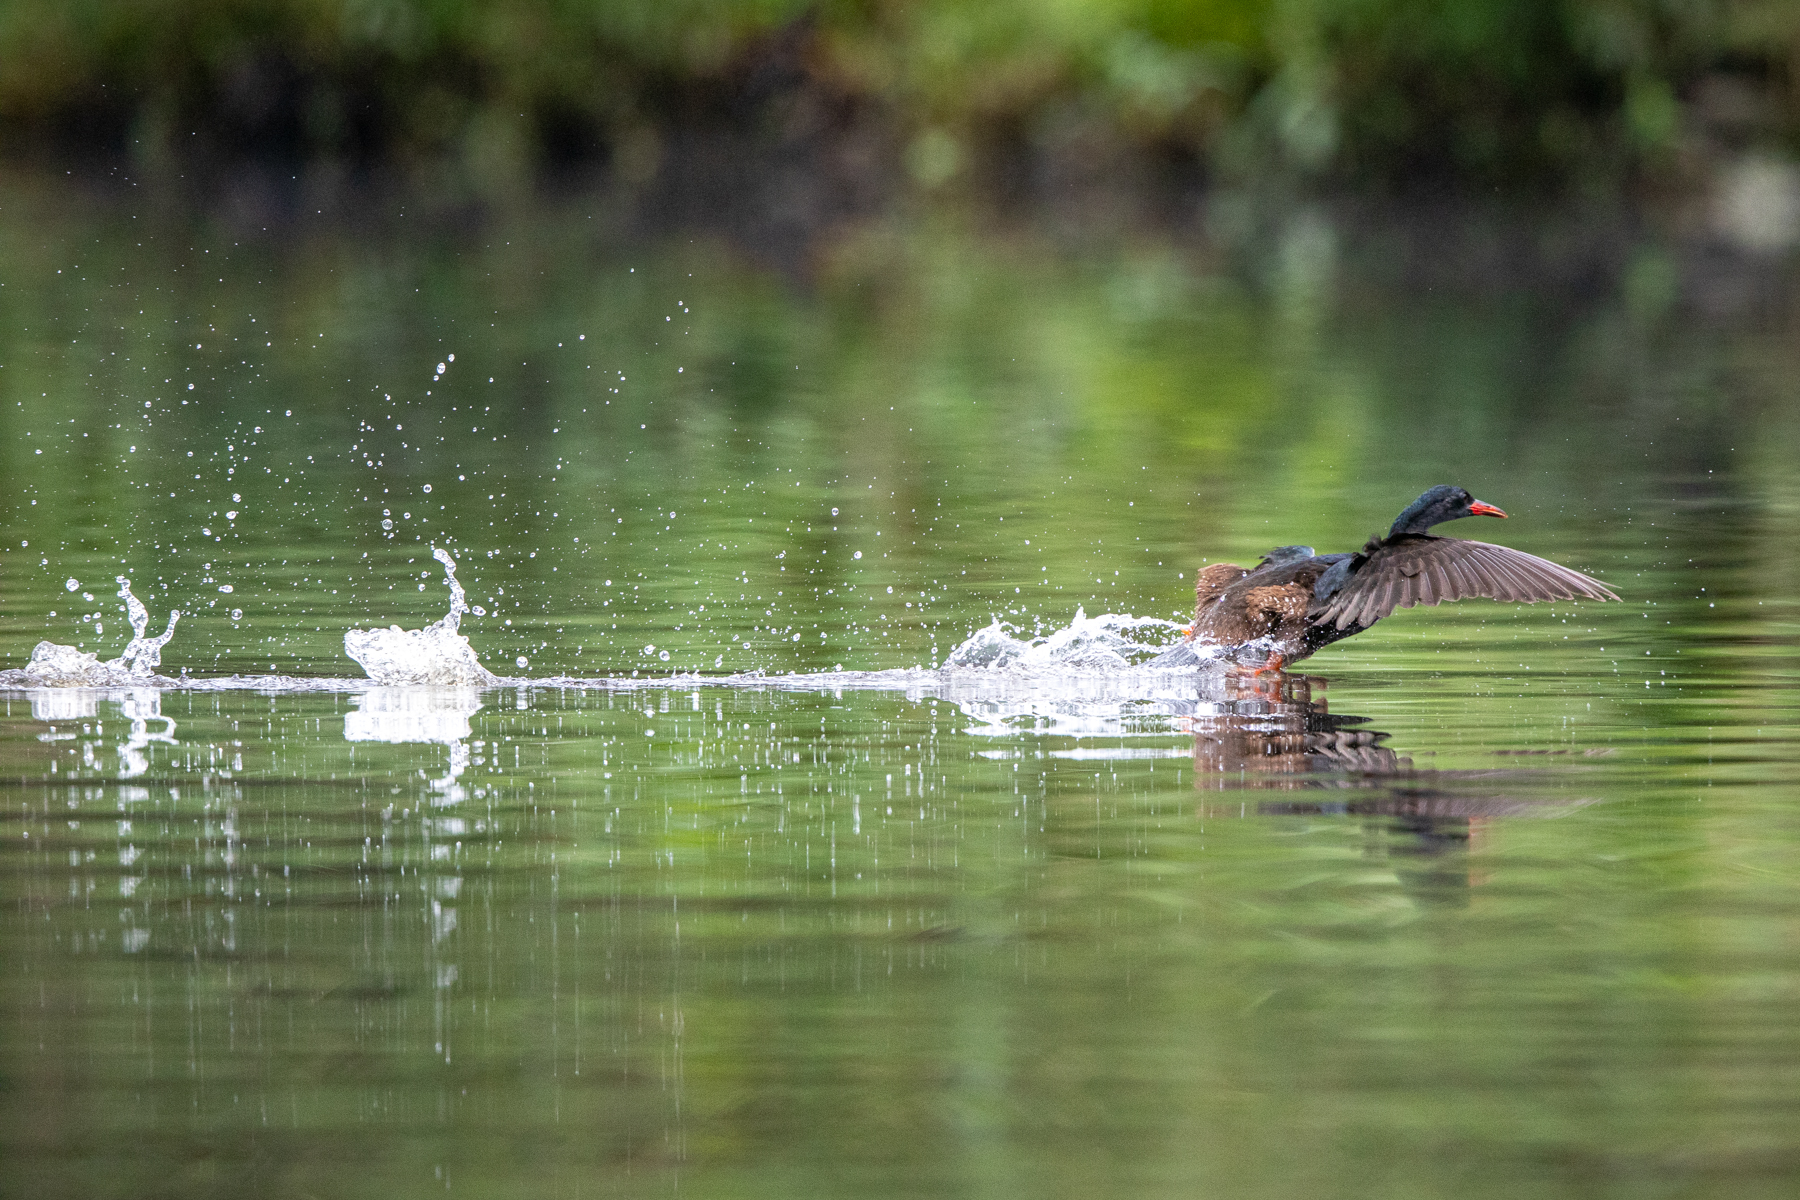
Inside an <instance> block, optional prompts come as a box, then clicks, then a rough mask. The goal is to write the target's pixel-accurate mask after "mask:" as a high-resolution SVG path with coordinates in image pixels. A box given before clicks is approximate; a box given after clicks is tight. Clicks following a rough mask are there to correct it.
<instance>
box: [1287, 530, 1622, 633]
mask: <svg viewBox="0 0 1800 1200" xmlns="http://www.w3.org/2000/svg"><path fill="white" fill-rule="evenodd" d="M1472 596H1483V597H1487V598H1489V599H1493V600H1515V601H1523V602H1525V603H1528V604H1529V603H1535V602H1537V601H1539V600H1577V599H1586V600H1617V599H1618V597H1617V596H1615V595H1614V594H1613V593H1612V592H1611V591H1609V590H1608V589H1607V588H1606V585H1604V584H1602V583H1601V582H1600V581H1599V580H1597V579H1590V578H1589V577H1588V576H1586V575H1583V574H1582V573H1581V572H1579V571H1571V570H1569V568H1567V567H1563V566H1558V565H1557V564H1556V563H1553V562H1551V561H1550V560H1549V559H1547V558H1539V557H1537V556H1536V555H1535V554H1526V553H1525V552H1524V551H1523V550H1514V549H1512V548H1510V547H1508V546H1494V545H1490V544H1489V543H1487V542H1469V541H1464V540H1462V539H1461V538H1446V537H1432V536H1429V535H1426V536H1417V537H1407V538H1403V539H1400V540H1396V541H1394V542H1390V543H1388V544H1386V545H1383V546H1380V547H1378V548H1375V549H1373V550H1372V551H1370V552H1368V553H1367V558H1366V560H1365V561H1364V562H1363V563H1361V564H1360V566H1359V567H1358V568H1357V569H1356V571H1355V572H1354V573H1353V574H1352V575H1351V576H1350V578H1349V579H1348V580H1346V581H1345V583H1344V585H1343V587H1341V588H1339V589H1338V590H1337V591H1336V592H1335V593H1334V594H1333V595H1332V596H1331V597H1330V598H1329V599H1328V600H1327V601H1326V602H1325V603H1324V605H1323V606H1322V607H1321V608H1320V609H1318V610H1317V611H1316V612H1315V614H1314V616H1313V624H1315V625H1325V624H1331V625H1333V626H1335V627H1336V628H1338V629H1349V628H1352V627H1353V626H1358V627H1364V628H1366V627H1367V626H1370V625H1373V624H1374V623H1375V622H1376V621H1379V620H1380V619H1381V618H1383V617H1385V616H1387V615H1388V614H1389V613H1391V612H1393V611H1394V610H1395V609H1396V608H1411V607H1412V606H1413V605H1415V604H1439V603H1442V602H1444V601H1446V600H1464V599H1467V598H1469V597H1472Z"/></svg>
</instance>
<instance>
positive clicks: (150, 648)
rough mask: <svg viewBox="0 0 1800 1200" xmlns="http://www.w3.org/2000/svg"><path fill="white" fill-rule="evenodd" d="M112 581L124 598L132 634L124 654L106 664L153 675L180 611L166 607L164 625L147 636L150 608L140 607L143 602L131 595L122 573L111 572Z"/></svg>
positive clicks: (137, 673) (160, 664)
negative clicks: (166, 615) (161, 628)
mask: <svg viewBox="0 0 1800 1200" xmlns="http://www.w3.org/2000/svg"><path fill="white" fill-rule="evenodd" d="M113 582H115V583H117V584H118V585H119V598H120V599H122V600H123V601H125V619H126V620H127V621H130V622H131V634H132V637H131V642H130V643H129V644H128V645H127V646H126V647H125V653H123V654H121V655H119V657H118V658H116V659H114V660H113V661H112V662H110V663H108V664H107V665H108V666H112V667H118V668H120V669H122V670H124V671H126V672H128V673H130V674H132V675H154V674H155V673H156V668H158V667H160V666H162V648H163V647H164V646H166V645H168V644H169V639H170V638H172V637H174V636H175V622H176V621H178V620H180V619H181V610H180V609H170V610H169V626H168V628H167V629H164V630H163V631H162V634H161V636H159V637H148V636H146V635H147V633H148V632H149V629H150V611H149V610H148V609H146V608H145V607H144V603H143V601H141V600H139V599H138V598H137V597H136V596H134V595H132V594H131V580H129V579H127V578H126V577H125V576H123V575H115V576H113Z"/></svg>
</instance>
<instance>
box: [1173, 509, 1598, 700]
mask: <svg viewBox="0 0 1800 1200" xmlns="http://www.w3.org/2000/svg"><path fill="white" fill-rule="evenodd" d="M1504 516H1506V514H1505V513H1503V512H1501V511H1500V510H1499V509H1497V508H1495V507H1494V506H1493V505H1491V504H1483V503H1482V502H1481V501H1479V500H1477V499H1475V498H1474V497H1473V496H1471V495H1469V493H1468V492H1466V491H1464V490H1463V489H1462V488H1459V487H1450V486H1448V485H1446V484H1440V485H1439V486H1437V487H1434V488H1431V489H1430V490H1428V491H1427V492H1425V494H1424V495H1422V496H1420V497H1419V498H1418V499H1417V500H1414V501H1413V502H1412V503H1411V504H1409V505H1407V507H1406V511H1404V512H1402V513H1401V514H1400V515H1399V516H1398V517H1397V518H1395V520H1394V524H1393V527H1392V528H1391V529H1389V530H1388V531H1387V534H1386V535H1385V536H1382V537H1373V538H1370V539H1369V541H1368V542H1367V544H1365V545H1364V546H1363V548H1362V549H1361V550H1358V551H1355V552H1354V553H1349V554H1314V553H1313V549H1312V547H1311V546H1279V547H1277V548H1275V549H1274V550H1271V551H1269V553H1268V554H1267V555H1266V556H1264V558H1263V560H1262V561H1261V562H1259V563H1258V564H1257V565H1256V566H1255V567H1253V568H1251V569H1248V570H1246V569H1245V568H1243V567H1240V566H1236V565H1234V564H1232V563H1215V564H1213V565H1212V566H1210V567H1207V568H1205V569H1204V570H1202V571H1201V572H1200V573H1199V575H1198V576H1196V580H1195V587H1194V623H1193V625H1192V626H1190V627H1189V630H1188V635H1187V636H1188V640H1189V641H1191V642H1196V643H1200V644H1204V645H1212V646H1222V647H1226V648H1228V649H1231V650H1240V649H1243V650H1264V651H1266V652H1267V655H1268V659H1267V662H1266V663H1264V665H1263V666H1262V667H1260V668H1258V669H1257V671H1256V672H1255V673H1256V674H1258V675H1261V674H1263V673H1265V672H1270V671H1280V670H1281V669H1282V668H1284V667H1286V666H1287V665H1289V664H1290V663H1295V662H1298V661H1300V660H1301V659H1303V658H1305V657H1306V656H1307V655H1309V654H1312V653H1313V652H1314V651H1317V650H1321V649H1323V648H1325V647H1326V646H1329V645H1330V644H1331V643H1333V642H1336V641H1340V640H1342V639H1344V638H1347V637H1349V636H1351V635H1352V634H1357V633H1361V632H1362V631H1363V630H1365V629H1367V628H1368V627H1369V626H1371V625H1373V624H1374V623H1375V622H1377V621H1379V620H1381V618H1383V617H1385V616H1387V615H1388V614H1389V613H1391V612H1393V611H1394V610H1395V609H1396V608H1411V607H1412V606H1413V605H1415V604H1440V603H1442V602H1443V601H1445V600H1465V599H1468V598H1469V597H1472V596H1482V597H1486V598H1487V599H1490V600H1513V601H1523V602H1525V603H1527V604H1531V603H1535V602H1537V601H1539V600H1578V599H1581V600H1617V599H1618V597H1617V596H1615V595H1613V593H1612V592H1611V591H1609V590H1608V589H1607V588H1606V586H1605V585H1604V584H1602V583H1601V582H1600V581H1599V580H1597V579H1590V578H1588V577H1587V576H1586V575H1583V574H1581V573H1580V572H1579V571H1571V570H1569V568H1567V567H1562V566H1558V565H1557V564H1555V563H1553V562H1551V561H1549V560H1548V559H1543V558H1538V557H1537V556H1536V555H1532V554H1526V553H1525V552H1524V551H1522V550H1513V549H1510V548H1509V547H1506V546H1492V545H1489V544H1488V543H1487V542H1470V541H1464V540H1463V539H1461V538H1451V537H1440V536H1438V535H1437V534H1434V533H1431V532H1429V530H1430V529H1431V527H1432V526H1434V525H1440V524H1442V523H1443V522H1445V521H1454V520H1456V519H1457V518H1459V517H1504Z"/></svg>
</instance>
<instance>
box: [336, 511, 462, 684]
mask: <svg viewBox="0 0 1800 1200" xmlns="http://www.w3.org/2000/svg"><path fill="white" fill-rule="evenodd" d="M431 556H432V557H433V558H435V559H437V560H438V561H439V562H441V563H443V564H444V578H445V580H446V581H447V582H448V583H449V585H450V611H449V612H448V613H446V614H445V615H444V616H443V618H442V619H441V620H438V621H434V622H432V623H431V624H430V625H427V626H426V627H425V628H423V629H402V628H400V627H399V626H398V625H390V626H388V627H387V628H386V629H352V630H350V632H348V633H346V634H345V635H344V653H346V654H348V655H349V656H350V657H351V658H353V659H355V660H356V661H357V662H358V663H359V664H361V666H362V669H363V670H364V671H366V672H367V673H368V676H369V678H370V679H373V680H374V681H375V682H376V683H381V684H390V685H393V684H436V685H444V686H451V687H469V686H477V687H485V686H487V685H488V684H491V683H495V682H497V679H496V677H495V676H494V675H493V673H492V672H490V671H489V670H488V669H487V668H486V667H484V666H482V665H481V662H480V660H479V659H477V658H476V657H475V651H474V649H473V648H472V647H471V646H470V645H469V639H468V638H466V637H464V636H462V635H461V634H460V633H458V632H457V627H458V626H459V625H460V624H461V623H462V618H463V614H464V613H466V612H468V611H469V601H468V598H467V596H465V595H464V593H463V589H462V584H460V583H458V582H456V560H455V559H454V558H451V557H450V552H449V551H448V550H445V549H444V548H443V547H441V546H434V547H432V550H431Z"/></svg>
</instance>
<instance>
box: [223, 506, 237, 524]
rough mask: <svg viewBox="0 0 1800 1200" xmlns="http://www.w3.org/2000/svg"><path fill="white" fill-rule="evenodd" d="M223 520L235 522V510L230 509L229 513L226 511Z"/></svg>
mask: <svg viewBox="0 0 1800 1200" xmlns="http://www.w3.org/2000/svg"><path fill="white" fill-rule="evenodd" d="M225 519H226V520H227V521H235V520H237V509H235V508H234V509H231V510H230V511H228V512H227V513H226V514H225Z"/></svg>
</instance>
